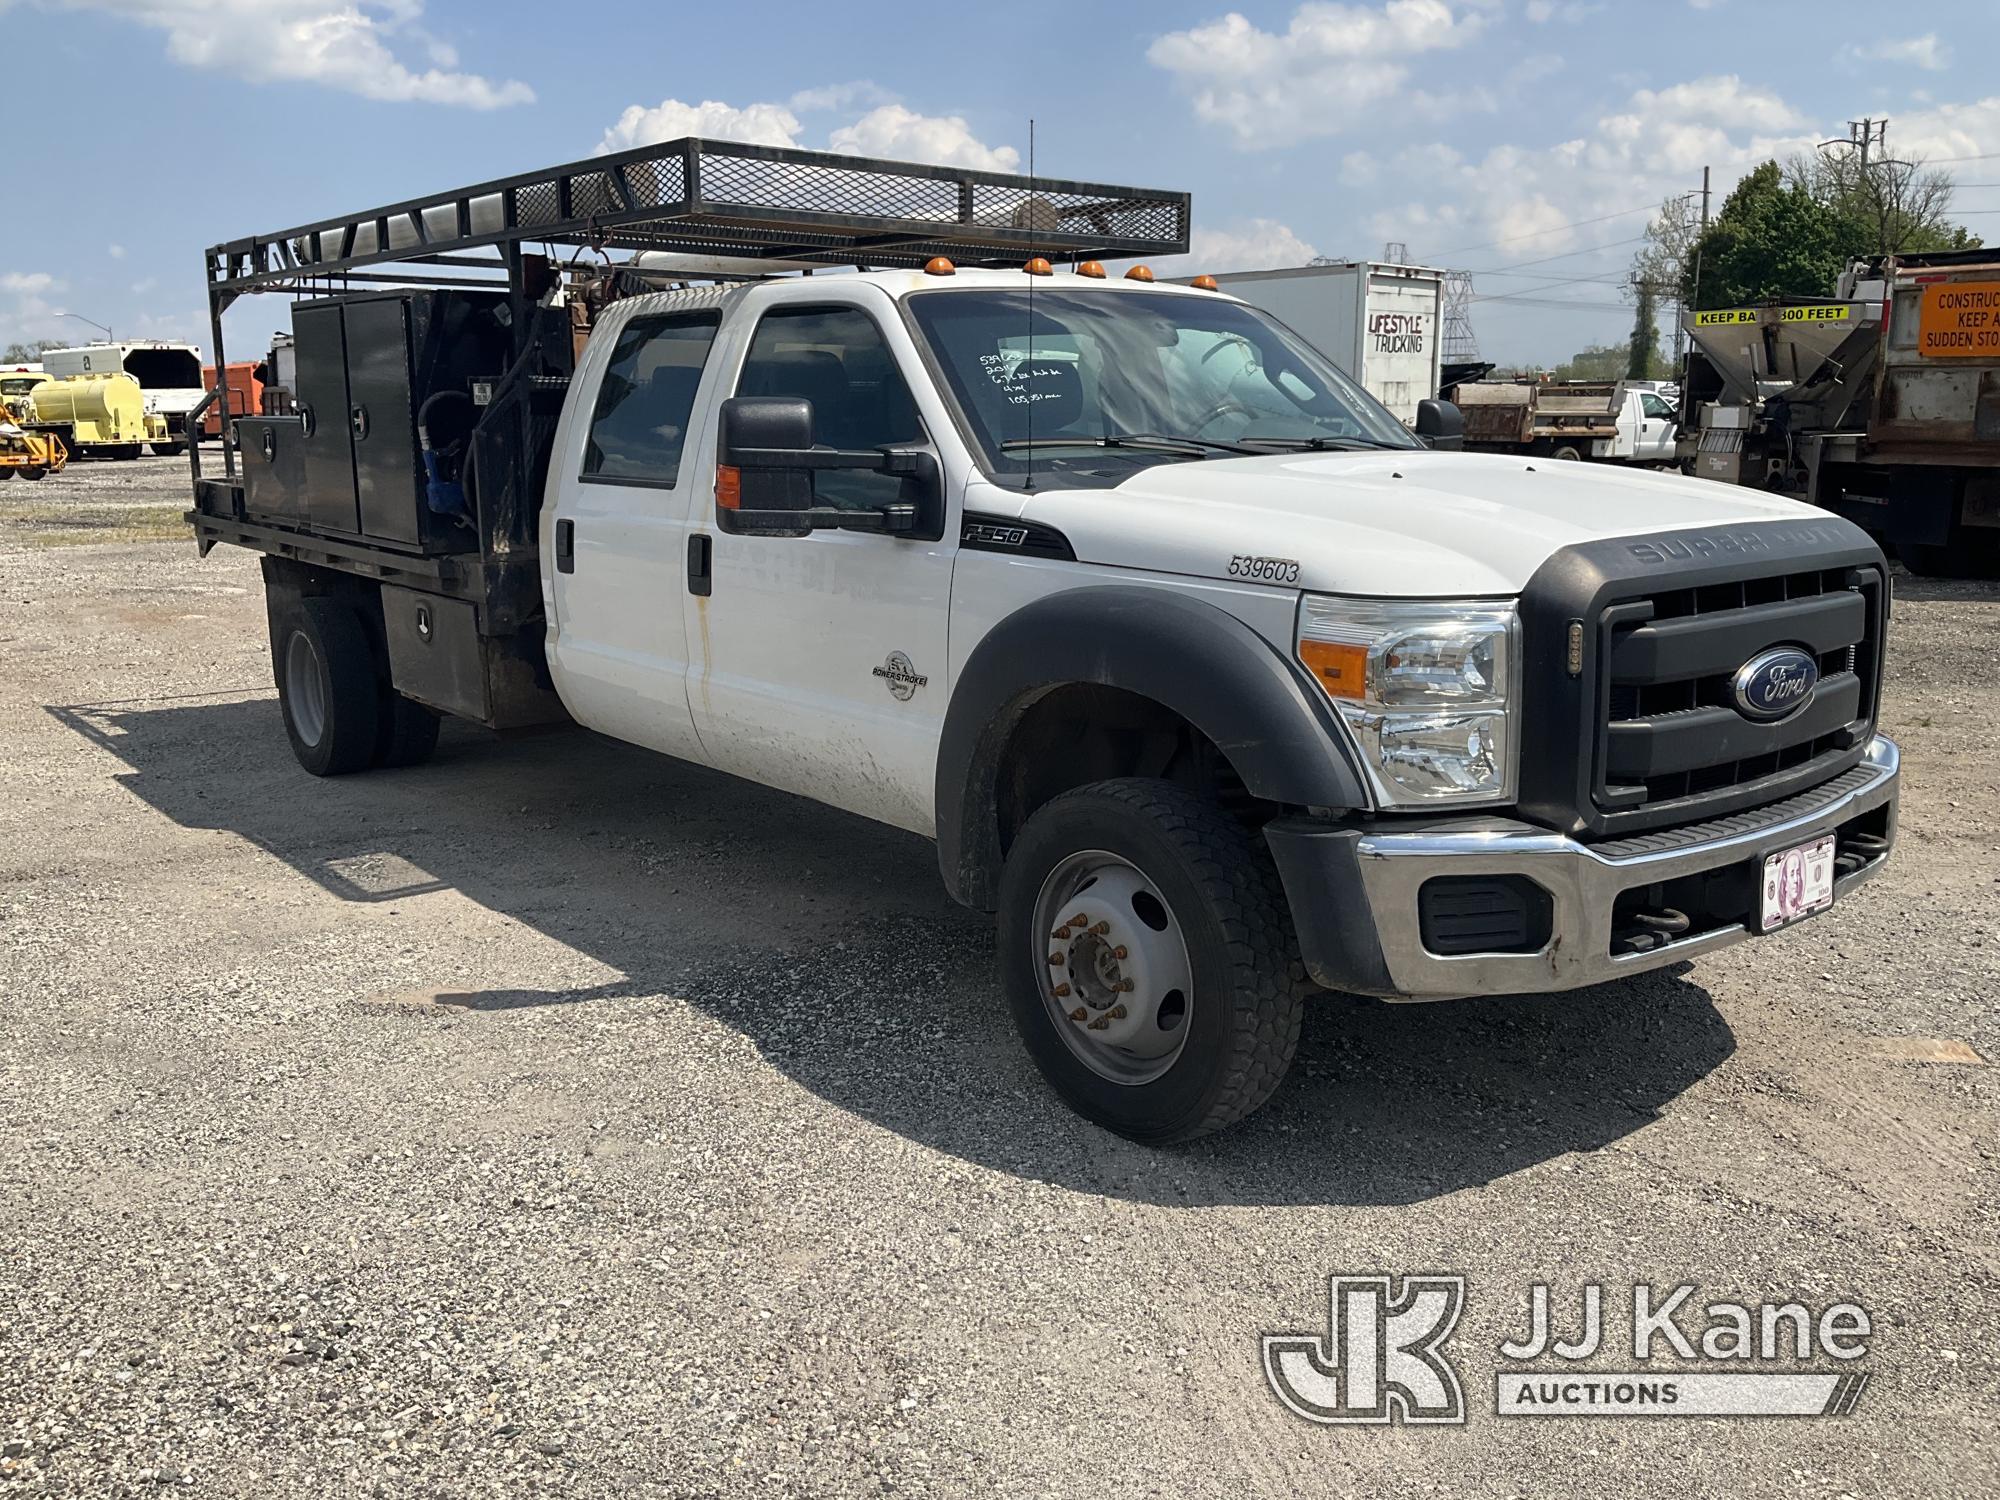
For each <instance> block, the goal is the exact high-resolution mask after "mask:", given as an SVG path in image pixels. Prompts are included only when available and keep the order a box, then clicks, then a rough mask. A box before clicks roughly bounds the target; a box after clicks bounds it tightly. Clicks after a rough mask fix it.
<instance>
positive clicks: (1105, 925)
mask: <svg viewBox="0 0 2000 1500" xmlns="http://www.w3.org/2000/svg"><path fill="white" fill-rule="evenodd" d="M1090 930H1091V931H1092V932H1094V933H1096V934H1097V935H1098V936H1099V937H1103V936H1104V934H1105V933H1107V932H1109V931H1110V930H1111V924H1110V923H1109V922H1099V923H1098V924H1097V925H1096V926H1095V927H1093V928H1091V929H1090Z"/></svg>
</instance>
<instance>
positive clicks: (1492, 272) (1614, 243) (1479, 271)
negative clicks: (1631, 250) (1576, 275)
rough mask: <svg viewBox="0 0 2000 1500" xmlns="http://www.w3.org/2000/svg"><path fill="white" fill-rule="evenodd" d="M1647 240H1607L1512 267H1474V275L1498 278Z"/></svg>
mask: <svg viewBox="0 0 2000 1500" xmlns="http://www.w3.org/2000/svg"><path fill="white" fill-rule="evenodd" d="M1645 238H1646V236H1645V235H1643V234H1634V235H1629V236H1627V237H1626V238H1625V239H1622V240H1606V241H1605V242H1604V243H1603V244H1601V245H1585V246H1584V247H1583V248H1582V249H1581V250H1565V251H1563V253H1562V254H1560V255H1544V256H1543V257H1542V258H1541V259H1540V260H1517V261H1515V262H1514V263H1513V264H1512V265H1507V266H1492V267H1486V268H1482V267H1478V266H1475V267H1473V271H1472V274H1473V275H1475V276H1496V275H1498V274H1499V273H1500V272H1502V271H1519V270H1522V269H1524V268H1525V267H1528V266H1545V265H1547V264H1548V263H1549V262H1550V261H1553V260H1568V259H1570V258H1571V257H1572V256H1577V255H1589V254H1592V253H1593V252H1595V251H1598V250H1616V249H1617V248H1618V247H1619V246H1620V245H1636V244H1638V243H1639V242H1640V241H1641V240H1643V239H1645Z"/></svg>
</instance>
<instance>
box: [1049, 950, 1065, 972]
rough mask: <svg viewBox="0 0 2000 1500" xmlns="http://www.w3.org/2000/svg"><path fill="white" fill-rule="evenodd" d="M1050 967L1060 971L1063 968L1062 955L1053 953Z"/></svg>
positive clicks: (1050, 956)
mask: <svg viewBox="0 0 2000 1500" xmlns="http://www.w3.org/2000/svg"><path fill="white" fill-rule="evenodd" d="M1049 966H1050V967H1051V968H1056V969H1060V968H1061V967H1062V966H1063V956H1062V955H1061V954H1060V953H1051V954H1050V955H1049Z"/></svg>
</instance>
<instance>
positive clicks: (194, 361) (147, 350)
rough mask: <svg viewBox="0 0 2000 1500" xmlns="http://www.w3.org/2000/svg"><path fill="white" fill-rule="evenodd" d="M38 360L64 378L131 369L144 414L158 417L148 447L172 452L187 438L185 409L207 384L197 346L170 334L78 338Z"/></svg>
mask: <svg viewBox="0 0 2000 1500" xmlns="http://www.w3.org/2000/svg"><path fill="white" fill-rule="evenodd" d="M42 363H43V365H44V366H45V367H46V368H47V370H48V372H49V373H50V374H51V375H57V376H62V377H65V378H70V377H77V376H96V375H129V376H130V377H131V378H132V380H133V382H134V383H135V384H136V385H137V386H138V387H139V389H140V391H141V392H142V393H143V395H144V398H145V410H146V413H147V415H148V416H154V417H158V418H159V419H160V436H159V437H158V438H154V439H149V440H148V442H149V445H150V446H151V447H152V450H153V451H154V452H155V453H158V454H162V455H164V456H168V457H171V456H172V455H174V454H177V453H180V452H181V451H183V450H184V449H185V448H186V447H187V445H188V443H189V442H190V441H191V439H190V437H189V435H188V413H189V412H190V411H192V410H193V409H194V408H195V406H196V405H198V404H199V403H200V401H201V398H202V395H203V393H204V389H205V387H204V382H203V380H202V364H201V350H200V349H198V348H196V347H195V346H194V345H193V344H183V343H179V342H176V341H175V340H172V339H127V340H124V341H123V342H119V343H101V344H79V345H77V346H76V347H74V348H70V349H50V350H48V351H47V352H46V353H45V354H43V356H42Z"/></svg>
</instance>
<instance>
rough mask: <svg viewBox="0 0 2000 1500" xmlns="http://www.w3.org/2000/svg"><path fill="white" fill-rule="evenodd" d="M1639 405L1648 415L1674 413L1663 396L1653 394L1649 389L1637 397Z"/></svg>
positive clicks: (1656, 415)
mask: <svg viewBox="0 0 2000 1500" xmlns="http://www.w3.org/2000/svg"><path fill="white" fill-rule="evenodd" d="M1639 405H1640V407H1641V408H1642V409H1643V410H1644V411H1645V413H1646V415H1647V416H1649V417H1671V416H1672V415H1673V414H1674V409H1673V408H1672V407H1671V406H1669V405H1667V403H1666V400H1665V398H1664V397H1660V396H1655V395H1654V394H1653V393H1652V392H1651V391H1647V392H1646V393H1645V394H1644V395H1642V396H1641V397H1640V398H1639Z"/></svg>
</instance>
